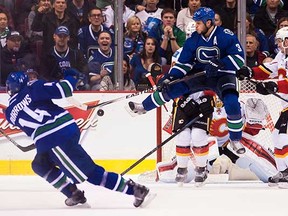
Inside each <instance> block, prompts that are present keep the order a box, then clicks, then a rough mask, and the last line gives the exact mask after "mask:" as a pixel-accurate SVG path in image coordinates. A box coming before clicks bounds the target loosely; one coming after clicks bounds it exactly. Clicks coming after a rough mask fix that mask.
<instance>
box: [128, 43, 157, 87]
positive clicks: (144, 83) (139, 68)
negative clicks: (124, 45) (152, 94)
mask: <svg viewBox="0 0 288 216" xmlns="http://www.w3.org/2000/svg"><path fill="white" fill-rule="evenodd" d="M157 46H158V43H157V41H156V40H155V38H153V37H147V38H146V40H145V43H144V49H143V50H142V52H140V53H139V54H135V55H134V56H133V58H132V59H131V61H130V65H131V71H132V77H133V81H134V83H135V86H136V89H137V90H138V91H142V90H144V89H148V88H151V87H152V86H151V83H150V82H149V80H148V78H147V77H146V74H147V73H148V68H149V65H151V64H153V63H159V64H161V58H160V56H159V54H158V50H157Z"/></svg>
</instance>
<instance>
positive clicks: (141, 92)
mask: <svg viewBox="0 0 288 216" xmlns="http://www.w3.org/2000/svg"><path fill="white" fill-rule="evenodd" d="M150 91H153V88H149V89H145V90H143V91H140V92H135V93H132V94H128V95H125V96H122V97H119V98H115V99H112V100H109V101H104V102H102V103H99V104H97V105H90V106H87V110H89V109H93V108H96V107H103V106H106V105H108V104H112V103H115V102H117V101H121V100H124V99H128V98H131V97H136V96H138V95H141V94H144V93H147V92H150Z"/></svg>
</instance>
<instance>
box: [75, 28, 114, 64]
mask: <svg viewBox="0 0 288 216" xmlns="http://www.w3.org/2000/svg"><path fill="white" fill-rule="evenodd" d="M102 31H107V32H109V33H110V34H111V38H112V45H111V46H114V31H113V30H112V29H110V28H107V27H105V26H103V25H101V26H100V30H99V31H98V32H94V31H93V30H92V25H91V24H90V25H88V26H84V27H82V28H80V29H79V31H78V41H79V44H78V48H79V49H80V50H82V52H83V53H84V54H85V56H86V58H87V59H88V58H89V57H90V56H91V55H92V54H93V53H94V51H95V50H96V49H97V48H98V47H99V44H98V37H99V34H100V32H102Z"/></svg>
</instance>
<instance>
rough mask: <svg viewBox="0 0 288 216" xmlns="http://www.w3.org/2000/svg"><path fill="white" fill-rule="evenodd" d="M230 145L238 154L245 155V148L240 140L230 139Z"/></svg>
mask: <svg viewBox="0 0 288 216" xmlns="http://www.w3.org/2000/svg"><path fill="white" fill-rule="evenodd" d="M230 145H231V147H232V149H233V150H234V151H235V152H236V153H237V154H244V153H245V152H246V150H245V147H244V146H243V145H242V143H241V142H240V141H239V140H231V139H230Z"/></svg>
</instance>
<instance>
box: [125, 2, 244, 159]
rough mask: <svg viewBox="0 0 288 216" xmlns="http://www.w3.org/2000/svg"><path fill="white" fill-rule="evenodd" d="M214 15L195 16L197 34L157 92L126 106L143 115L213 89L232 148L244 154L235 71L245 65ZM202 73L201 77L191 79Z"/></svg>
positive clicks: (204, 12)
mask: <svg viewBox="0 0 288 216" xmlns="http://www.w3.org/2000/svg"><path fill="white" fill-rule="evenodd" d="M214 16H215V13H214V11H213V10H212V9H210V8H206V7H201V8H199V9H198V10H197V11H196V12H195V13H194V16H193V20H195V22H196V32H193V33H192V35H191V37H190V38H188V39H187V40H186V43H185V44H184V46H183V50H182V52H181V54H180V57H179V59H178V61H177V63H176V64H175V65H174V66H173V67H172V68H171V70H170V71H169V72H168V73H167V74H166V75H165V76H164V77H163V78H162V79H161V80H160V81H159V83H158V90H157V91H155V92H154V93H153V94H151V95H150V96H148V97H147V98H146V99H145V100H144V101H143V102H142V103H140V104H138V103H134V102H131V101H130V102H129V103H128V105H129V107H130V110H131V112H134V113H138V114H143V113H145V112H146V111H149V110H152V109H154V108H156V107H159V106H161V105H163V104H165V103H166V102H168V101H170V100H171V99H174V98H178V97H180V96H182V95H188V94H191V93H194V92H199V91H202V90H205V89H210V90H213V91H215V92H216V93H217V94H218V95H219V97H220V98H221V100H222V101H223V102H224V106H225V110H226V112H227V115H228V118H227V119H228V120H227V121H228V128H229V135H230V139H231V145H232V146H233V149H234V150H235V151H237V152H238V153H239V154H243V153H245V148H244V147H243V145H242V144H241V143H240V139H241V137H242V128H243V122H242V118H241V110H240V104H239V102H238V97H239V94H238V92H237V79H236V76H235V71H236V70H238V69H240V68H241V67H242V66H243V65H244V52H243V49H242V47H241V45H240V43H239V41H238V39H237V37H236V36H235V35H234V34H233V32H231V31H230V30H228V29H223V28H221V27H218V26H215V24H214ZM203 71H205V74H204V75H201V76H197V77H196V78H195V77H193V75H194V74H199V73H201V72H202V73H203ZM188 75H192V76H191V78H190V79H189V76H188ZM183 77H185V78H183ZM181 78H183V79H181Z"/></svg>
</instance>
